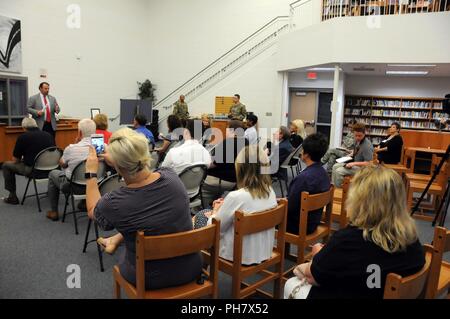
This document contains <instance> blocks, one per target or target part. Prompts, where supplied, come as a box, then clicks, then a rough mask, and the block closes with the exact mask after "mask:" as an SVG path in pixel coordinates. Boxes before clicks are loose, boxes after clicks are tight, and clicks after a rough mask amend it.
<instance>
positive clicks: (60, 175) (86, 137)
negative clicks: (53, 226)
mask: <svg viewBox="0 0 450 319" xmlns="http://www.w3.org/2000/svg"><path fill="white" fill-rule="evenodd" d="M96 129H97V128H96V125H95V122H94V121H92V120H91V119H84V120H81V121H80V122H79V123H78V136H77V138H76V141H75V142H76V144H71V145H69V146H68V147H67V148H66V149H65V150H64V153H63V156H62V158H61V160H60V166H61V167H62V168H63V170H62V171H61V170H54V171H51V172H50V174H49V181H48V199H49V201H50V208H51V210H50V211H48V212H47V218H49V219H51V220H53V221H57V220H58V219H59V212H58V203H59V192H60V191H62V192H63V193H64V194H68V193H69V192H70V188H69V187H70V177H71V176H72V172H73V170H74V169H75V167H77V165H78V164H80V163H81V162H83V161H84V160H86V158H87V156H88V154H89V147H90V146H91V135H92V134H95V131H96Z"/></svg>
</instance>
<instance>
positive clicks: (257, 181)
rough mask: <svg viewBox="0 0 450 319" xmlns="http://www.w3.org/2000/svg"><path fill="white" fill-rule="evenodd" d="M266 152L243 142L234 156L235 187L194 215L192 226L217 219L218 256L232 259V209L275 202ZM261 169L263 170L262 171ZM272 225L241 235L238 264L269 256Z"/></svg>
mask: <svg viewBox="0 0 450 319" xmlns="http://www.w3.org/2000/svg"><path fill="white" fill-rule="evenodd" d="M269 166H270V164H269V159H268V157H267V155H266V154H265V153H264V152H263V151H262V150H261V149H260V148H258V146H257V145H251V146H246V147H245V148H244V149H242V151H241V152H240V153H239V155H238V157H237V158H236V164H235V167H236V178H237V185H238V190H237V191H233V192H230V193H229V194H228V195H227V196H226V197H225V199H219V200H216V201H215V202H214V203H213V209H212V210H206V211H202V212H199V213H198V214H197V215H196V216H195V217H194V224H195V228H200V227H204V226H206V225H207V224H210V223H211V220H212V218H216V219H219V220H220V221H221V224H220V253H219V255H220V257H222V258H224V259H226V260H229V261H233V243H234V213H235V212H236V211H242V212H244V213H248V214H252V213H257V212H262V211H265V210H269V209H272V208H274V207H276V206H277V200H276V196H275V192H274V190H273V189H272V182H271V178H270V174H268V172H264V171H262V172H261V169H265V168H266V167H267V169H268V168H269ZM264 173H265V174H264ZM274 233H275V228H274V229H270V230H266V231H263V232H260V233H257V234H251V235H249V236H246V237H245V238H244V242H243V250H242V264H244V265H252V264H259V263H261V262H262V261H264V260H267V259H269V258H270V257H271V256H272V248H273V245H274Z"/></svg>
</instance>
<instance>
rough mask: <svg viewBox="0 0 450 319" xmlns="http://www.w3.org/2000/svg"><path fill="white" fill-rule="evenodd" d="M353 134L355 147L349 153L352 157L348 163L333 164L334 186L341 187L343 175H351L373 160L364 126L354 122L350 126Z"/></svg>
mask: <svg viewBox="0 0 450 319" xmlns="http://www.w3.org/2000/svg"><path fill="white" fill-rule="evenodd" d="M352 131H353V134H354V136H355V148H354V150H353V152H352V153H351V154H350V155H349V156H351V157H352V158H353V161H352V162H350V163H337V164H335V165H334V166H333V173H332V182H333V184H334V185H335V186H336V187H339V188H340V187H342V183H343V182H344V178H345V176H353V175H355V174H356V172H357V171H358V170H360V169H361V168H362V167H364V166H367V165H370V164H371V163H372V160H373V145H372V142H370V140H369V139H368V138H367V137H366V126H365V125H364V124H362V123H356V124H354V125H353V127H352Z"/></svg>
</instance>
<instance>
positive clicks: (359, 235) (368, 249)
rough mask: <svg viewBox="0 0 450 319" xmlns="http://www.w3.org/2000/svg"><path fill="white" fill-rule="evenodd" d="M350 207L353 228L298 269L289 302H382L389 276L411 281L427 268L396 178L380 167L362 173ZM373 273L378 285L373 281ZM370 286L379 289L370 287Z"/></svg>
mask: <svg viewBox="0 0 450 319" xmlns="http://www.w3.org/2000/svg"><path fill="white" fill-rule="evenodd" d="M374 199H376V200H374ZM347 205H348V211H349V222H350V225H349V226H348V227H347V228H346V229H343V230H339V231H337V232H336V233H335V234H334V235H333V236H332V237H331V239H330V241H329V242H328V243H327V244H326V246H315V247H314V249H313V254H314V258H313V259H312V261H311V262H309V263H305V264H301V265H299V266H297V267H296V269H295V271H294V273H295V275H296V277H293V278H291V279H289V280H288V281H287V283H286V286H285V298H289V297H291V298H300V297H306V296H307V298H308V299H319V298H333V299H336V298H345V299H347V298H377V299H381V298H383V293H384V285H385V282H386V276H387V275H388V274H389V273H396V274H398V275H400V276H409V275H412V274H414V273H416V272H418V271H419V270H420V269H422V267H423V265H424V264H425V257H424V251H423V247H422V245H421V244H420V242H419V240H418V237H417V229H416V225H415V222H414V220H413V219H412V218H411V216H410V215H409V212H408V208H407V207H406V193H405V188H404V185H403V182H402V179H401V177H400V176H399V175H398V174H397V173H395V172H394V171H393V170H390V169H387V168H385V167H383V166H381V165H379V166H369V167H366V168H364V169H362V170H360V171H359V172H358V173H357V174H356V175H355V177H354V178H353V179H352V183H351V186H350V190H349V195H348V200H347ZM377 269H378V270H377ZM374 271H376V274H378V275H379V276H381V278H380V280H379V281H375V280H374V281H370V280H371V279H370V278H369V276H371V274H374ZM368 282H379V286H376V287H372V288H371V287H370V286H369V285H368V284H367V283H368Z"/></svg>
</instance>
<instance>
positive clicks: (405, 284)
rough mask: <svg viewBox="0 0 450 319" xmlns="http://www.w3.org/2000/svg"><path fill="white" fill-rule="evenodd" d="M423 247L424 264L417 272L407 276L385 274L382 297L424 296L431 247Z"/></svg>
mask: <svg viewBox="0 0 450 319" xmlns="http://www.w3.org/2000/svg"><path fill="white" fill-rule="evenodd" d="M424 249H425V265H424V266H423V267H422V269H421V270H420V271H419V272H418V273H416V274H414V275H411V276H408V277H402V276H399V275H397V274H394V273H390V274H388V275H387V278H386V285H385V287H384V297H383V298H384V299H418V298H423V297H424V296H425V290H426V288H427V280H428V276H429V274H430V268H431V267H430V266H431V255H432V251H433V248H432V247H431V246H429V245H424Z"/></svg>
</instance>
